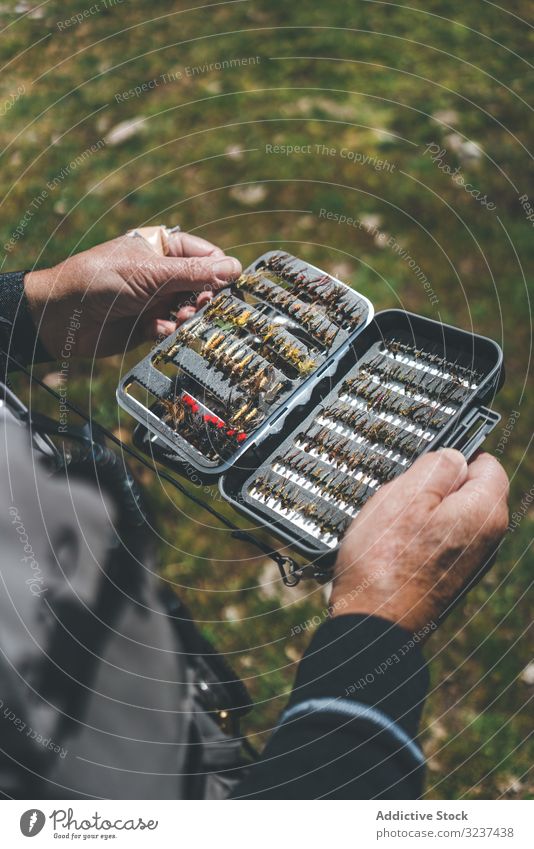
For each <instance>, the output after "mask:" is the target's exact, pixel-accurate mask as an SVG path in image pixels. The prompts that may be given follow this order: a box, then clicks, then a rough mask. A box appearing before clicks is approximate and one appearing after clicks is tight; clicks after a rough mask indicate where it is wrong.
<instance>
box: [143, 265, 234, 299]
mask: <svg viewBox="0 0 534 849" xmlns="http://www.w3.org/2000/svg"><path fill="white" fill-rule="evenodd" d="M240 274H241V263H240V262H239V260H238V259H235V257H231V256H225V257H209V256H191V257H183V258H176V257H161V259H160V260H158V262H157V264H156V265H155V266H154V283H155V284H156V285H157V286H158V289H160V290H161V294H162V295H166V296H167V295H172V294H175V293H177V292H201V291H203V290H207V289H211V290H214V291H216V290H218V289H223V288H224V287H225V286H229V285H230V283H231V282H232V281H233V280H235V279H236V277H238V276H239V275H240Z"/></svg>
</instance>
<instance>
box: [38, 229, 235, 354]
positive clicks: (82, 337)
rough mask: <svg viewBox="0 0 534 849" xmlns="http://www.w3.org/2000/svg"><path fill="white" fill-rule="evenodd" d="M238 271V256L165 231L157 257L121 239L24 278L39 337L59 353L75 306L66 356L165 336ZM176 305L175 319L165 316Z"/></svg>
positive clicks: (135, 241) (141, 243) (139, 242)
mask: <svg viewBox="0 0 534 849" xmlns="http://www.w3.org/2000/svg"><path fill="white" fill-rule="evenodd" d="M240 272H241V265H240V263H239V261H238V260H237V259H234V258H233V257H227V256H225V254H224V253H223V251H222V250H221V249H220V248H217V247H215V245H212V244H211V242H207V241H206V240H205V239H200V238H198V237H197V236H191V235H189V234H187V233H173V234H172V235H170V236H169V253H168V255H167V256H159V255H158V254H157V253H156V252H155V251H154V250H153V249H152V248H151V247H150V245H149V244H148V242H146V241H145V240H144V239H141V238H130V237H128V236H121V237H119V238H118V239H113V240H112V241H110V242H104V243H103V244H101V245H97V246H96V247H94V248H91V249H90V250H88V251H84V252H83V253H80V254H76V255H75V256H72V257H70V258H69V259H66V260H65V261H64V262H61V263H59V265H56V266H55V267H54V268H49V269H43V270H42V271H32V272H30V273H28V274H27V275H26V277H25V279H24V288H25V292H26V298H27V300H28V304H29V307H30V313H31V315H32V318H33V320H34V322H35V326H36V328H37V332H38V334H39V338H40V340H41V342H42V343H43V345H44V347H45V348H46V350H47V351H48V353H49V354H50V355H51V356H52V357H56V356H59V354H60V352H61V350H62V346H63V344H64V341H65V328H66V327H67V326H68V322H69V319H70V317H71V316H72V315H73V312H74V310H75V309H77V310H80V311H81V312H80V314H79V315H76V317H77V318H78V320H79V322H80V327H79V329H78V330H77V331H76V333H75V340H74V346H75V347H74V349H73V351H72V353H76V354H78V355H81V356H107V355H108V354H116V353H122V352H123V351H125V350H127V349H128V348H132V347H134V346H135V345H138V344H139V343H140V342H143V341H148V340H153V339H156V338H157V337H158V336H161V335H168V334H169V333H172V332H173V330H175V329H176V325H177V323H178V324H179V323H181V322H183V321H185V320H186V319H187V318H190V317H191V316H192V315H193V314H194V313H195V311H196V310H197V309H200V307H201V306H203V304H205V303H206V300H209V298H210V297H211V295H212V293H213V292H215V291H217V290H219V289H221V288H223V287H224V286H227V285H228V284H229V282H230V281H231V280H233V279H234V278H235V277H237V276H238V275H239V274H240ZM171 310H177V316H176V319H177V321H176V322H174V321H169V320H168V318H169V313H170V311H171Z"/></svg>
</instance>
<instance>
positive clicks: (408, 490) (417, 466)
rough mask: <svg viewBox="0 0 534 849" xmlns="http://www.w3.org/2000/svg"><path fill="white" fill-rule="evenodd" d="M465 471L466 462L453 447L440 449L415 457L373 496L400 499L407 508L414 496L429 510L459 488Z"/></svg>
mask: <svg viewBox="0 0 534 849" xmlns="http://www.w3.org/2000/svg"><path fill="white" fill-rule="evenodd" d="M467 474H468V469H467V462H466V460H465V457H464V456H463V454H461V453H460V452H459V451H456V450H455V449H454V448H442V449H441V450H439V451H432V452H430V453H429V454H425V455H424V456H422V457H418V459H417V460H416V461H415V463H414V464H413V465H412V466H410V468H409V469H407V471H405V472H403V474H402V475H399V477H398V478H396V479H395V480H394V481H392V482H391V483H389V484H387V485H386V486H385V487H381V488H380V490H379V492H378V493H377V495H378V496H381V497H386V496H387V497H388V499H391V502H394V501H396V502H400V503H401V504H404V505H405V506H408V507H409V506H410V503H411V502H413V501H414V500H415V499H417V501H419V500H424V502H425V504H426V506H427V507H429V508H431V509H432V508H434V507H436V506H437V505H438V504H440V503H441V502H442V501H443V499H444V498H446V496H447V495H449V494H450V493H451V492H454V491H455V490H457V489H459V487H461V486H462V484H463V483H464V481H465V480H466V478H467ZM382 493H383V495H382ZM376 497H377V496H376V495H375V496H374V498H376ZM371 500H372V499H371Z"/></svg>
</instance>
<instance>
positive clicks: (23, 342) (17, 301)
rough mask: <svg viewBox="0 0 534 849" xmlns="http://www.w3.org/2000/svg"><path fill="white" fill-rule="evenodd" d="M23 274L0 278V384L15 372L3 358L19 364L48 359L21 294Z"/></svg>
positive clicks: (24, 297) (26, 303) (10, 274)
mask: <svg viewBox="0 0 534 849" xmlns="http://www.w3.org/2000/svg"><path fill="white" fill-rule="evenodd" d="M26 274H27V272H26V271H11V272H9V273H7V274H0V380H2V379H4V380H5V374H6V371H11V370H12V369H13V368H15V366H14V364H13V362H12V361H10V360H9V358H8V357H7V356H6V354H10V355H11V356H12V357H14V358H15V360H17V361H18V362H19V363H22V364H23V365H27V364H28V363H35V362H45V361H46V360H49V359H51V358H50V356H49V355H48V354H47V352H46V350H45V348H44V347H43V346H42V345H41V343H40V341H39V337H38V336H37V331H36V329H35V325H34V323H33V320H32V317H31V315H30V310H29V308H28V302H27V301H26V295H25V294H24V276H25V275H26Z"/></svg>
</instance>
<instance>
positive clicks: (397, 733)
mask: <svg viewBox="0 0 534 849" xmlns="http://www.w3.org/2000/svg"><path fill="white" fill-rule="evenodd" d="M310 712H317V713H323V712H329V713H337V714H341V715H342V716H349V717H351V718H353V719H367V720H369V721H370V722H372V723H374V724H375V725H378V726H379V727H380V728H382V729H383V730H384V731H388V732H389V733H390V734H391V735H392V736H393V737H395V738H396V739H397V741H398V742H400V743H402V745H403V746H406V748H407V749H408V751H409V752H410V754H411V755H413V757H414V758H415V759H416V760H417V761H418V762H419V763H420V764H424V763H425V756H424V755H423V752H422V751H421V749H420V748H419V746H417V745H416V744H415V743H414V741H413V740H412V739H411V737H409V736H408V734H407V733H406V732H405V731H404V729H403V728H401V727H400V726H399V725H397V723H396V722H393V720H392V719H390V718H389V716H386V714H385V713H382V711H380V710H377V709H376V708H374V707H370V706H369V705H366V704H362V703H361V702H353V701H351V700H350V699H325V698H323V699H308V700H307V701H305V702H299V703H298V704H296V705H293V707H290V708H288V709H287V710H285V711H284V712H283V714H282V716H281V717H280V722H279V726H280V725H283V724H284V723H286V722H287V721H288V720H289V719H293V718H294V717H296V716H300V715H301V714H303V713H310Z"/></svg>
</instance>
